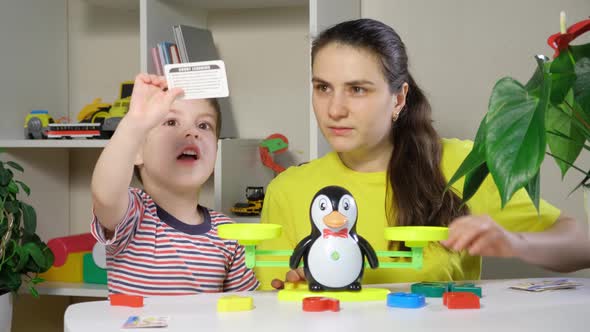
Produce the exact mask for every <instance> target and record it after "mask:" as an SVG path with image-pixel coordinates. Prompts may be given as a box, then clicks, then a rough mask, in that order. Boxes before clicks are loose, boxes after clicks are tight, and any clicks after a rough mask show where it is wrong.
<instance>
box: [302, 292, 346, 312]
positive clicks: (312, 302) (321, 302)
mask: <svg viewBox="0 0 590 332" xmlns="http://www.w3.org/2000/svg"><path fill="white" fill-rule="evenodd" d="M303 311H308V312H320V311H334V312H337V311H340V301H338V300H336V299H333V298H330V297H323V296H312V297H306V298H304V299H303Z"/></svg>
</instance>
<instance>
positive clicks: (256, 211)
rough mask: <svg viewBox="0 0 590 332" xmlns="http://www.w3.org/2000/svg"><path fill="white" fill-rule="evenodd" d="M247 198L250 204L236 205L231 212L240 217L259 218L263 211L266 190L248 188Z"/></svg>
mask: <svg viewBox="0 0 590 332" xmlns="http://www.w3.org/2000/svg"><path fill="white" fill-rule="evenodd" d="M246 198H247V199H248V203H236V204H235V205H234V206H233V207H232V208H231V212H233V213H235V214H236V215H238V216H258V215H260V212H261V211H262V203H263V202H264V189H263V188H262V187H248V188H246Z"/></svg>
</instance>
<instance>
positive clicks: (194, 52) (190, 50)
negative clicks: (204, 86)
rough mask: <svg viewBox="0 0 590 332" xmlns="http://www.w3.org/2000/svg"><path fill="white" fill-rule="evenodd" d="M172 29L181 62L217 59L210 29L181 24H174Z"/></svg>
mask: <svg viewBox="0 0 590 332" xmlns="http://www.w3.org/2000/svg"><path fill="white" fill-rule="evenodd" d="M172 31H173V33H174V39H175V41H176V45H177V47H178V53H179V55H180V61H181V62H183V63H184V62H198V61H210V60H218V59H219V55H218V54H217V49H216V48H215V44H214V43H213V35H212V34H211V31H209V30H207V29H201V28H196V27H192V26H189V25H183V24H178V25H174V26H173V27H172Z"/></svg>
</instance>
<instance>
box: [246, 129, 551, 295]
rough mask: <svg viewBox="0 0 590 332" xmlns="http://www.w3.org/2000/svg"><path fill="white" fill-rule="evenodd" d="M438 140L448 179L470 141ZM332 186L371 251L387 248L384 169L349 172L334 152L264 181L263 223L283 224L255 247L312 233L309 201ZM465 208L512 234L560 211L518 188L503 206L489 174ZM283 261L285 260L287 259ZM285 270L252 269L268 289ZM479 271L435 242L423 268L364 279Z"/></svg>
mask: <svg viewBox="0 0 590 332" xmlns="http://www.w3.org/2000/svg"><path fill="white" fill-rule="evenodd" d="M442 143H443V156H442V165H441V166H442V170H443V174H444V175H445V177H446V178H447V179H449V178H450V177H451V176H452V175H453V174H454V172H455V171H456V170H457V168H458V167H459V165H460V164H461V162H462V161H463V160H464V159H465V157H466V156H467V154H468V153H469V151H471V147H472V146H473V143H472V142H471V141H461V140H458V139H443V141H442ZM425 181H427V179H425ZM330 185H337V186H341V187H344V188H346V189H347V190H348V191H350V192H351V194H352V195H353V196H354V198H355V200H356V203H357V206H358V219H357V225H356V230H357V233H358V234H359V235H360V236H362V237H364V238H365V239H366V240H367V241H369V243H370V244H371V245H372V246H373V248H374V249H375V250H388V248H387V245H388V242H387V240H385V238H384V236H383V230H384V228H385V227H388V225H387V218H386V214H385V204H386V203H385V193H386V188H387V184H386V173H385V172H375V173H360V172H356V171H353V170H351V169H349V168H347V167H346V166H345V165H344V164H343V163H342V162H341V160H340V158H339V157H338V155H337V154H336V153H335V152H331V153H329V154H327V155H326V156H324V157H322V158H319V159H316V160H314V161H312V162H310V163H307V164H304V165H301V166H297V167H290V168H289V169H287V170H286V171H285V172H283V173H281V174H280V175H279V176H277V177H276V178H275V179H274V180H273V181H272V182H271V183H270V184H269V185H268V188H267V191H266V196H265V200H264V207H263V210H262V218H261V222H263V223H273V224H279V225H282V226H283V232H282V235H281V237H280V238H278V239H274V240H270V241H265V242H263V243H261V244H260V245H259V246H258V247H257V248H258V249H265V250H288V249H293V248H295V246H296V245H297V243H298V242H299V241H300V240H301V239H303V238H304V237H305V236H307V235H309V234H310V231H311V221H310V219H309V205H310V204H311V200H312V199H313V197H314V195H315V194H316V192H317V191H318V190H320V189H321V188H323V187H325V186H330ZM453 188H454V189H455V191H456V192H457V193H461V192H462V188H463V179H461V180H460V181H458V182H457V183H455V184H454V185H453ZM468 206H469V208H470V211H471V213H472V214H474V215H479V214H487V215H490V216H491V217H492V218H493V219H494V220H495V221H496V222H498V223H499V224H500V225H502V226H503V227H504V228H505V229H507V230H509V231H512V232H535V231H542V230H544V229H546V228H548V227H549V226H550V225H552V224H553V223H554V222H555V220H556V219H557V218H558V217H559V214H560V211H559V210H558V209H557V208H555V207H554V206H552V205H550V204H548V203H546V202H545V201H541V203H540V214H538V213H537V211H536V209H535V207H534V205H533V204H532V203H531V201H530V199H529V197H528V195H527V193H526V192H525V191H524V190H521V191H519V192H517V193H516V194H515V195H514V196H513V198H512V199H511V200H510V202H509V203H508V204H507V205H506V207H505V208H504V209H503V210H502V209H501V208H500V196H499V193H498V190H497V189H496V187H495V185H494V183H493V180H492V178H491V176H488V178H487V179H486V180H485V181H484V183H483V184H482V186H481V188H480V189H479V191H478V192H477V193H476V194H475V195H474V196H473V197H472V198H471V200H469V202H468ZM261 258H263V257H261ZM264 259H270V258H264ZM380 259H381V258H380ZM281 260H288V257H283V258H281ZM287 271H288V268H266V267H264V268H259V267H257V268H255V273H256V277H257V278H258V280H259V281H260V284H261V287H260V289H270V288H271V287H270V282H271V281H272V279H274V278H279V279H283V278H284V277H285V273H286V272H287ZM480 273H481V257H479V256H470V255H468V254H467V253H466V252H451V251H449V250H447V249H445V248H444V247H442V246H441V245H440V244H438V243H431V244H430V245H428V246H427V247H426V248H424V260H423V267H422V269H420V270H414V269H401V268H395V269H392V268H378V269H376V270H372V269H370V268H367V269H365V273H364V275H363V283H367V284H374V283H395V282H416V281H449V280H476V279H479V278H480Z"/></svg>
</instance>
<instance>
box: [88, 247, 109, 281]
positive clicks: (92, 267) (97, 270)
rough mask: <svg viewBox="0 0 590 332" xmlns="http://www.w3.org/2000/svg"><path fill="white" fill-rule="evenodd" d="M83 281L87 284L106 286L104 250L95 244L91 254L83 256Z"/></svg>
mask: <svg viewBox="0 0 590 332" xmlns="http://www.w3.org/2000/svg"><path fill="white" fill-rule="evenodd" d="M83 281H84V282H85V283H88V284H101V285H106V284H107V260H106V248H105V245H104V244H102V243H98V242H96V243H95V244H94V247H92V253H87V254H85V255H84V265H83Z"/></svg>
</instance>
